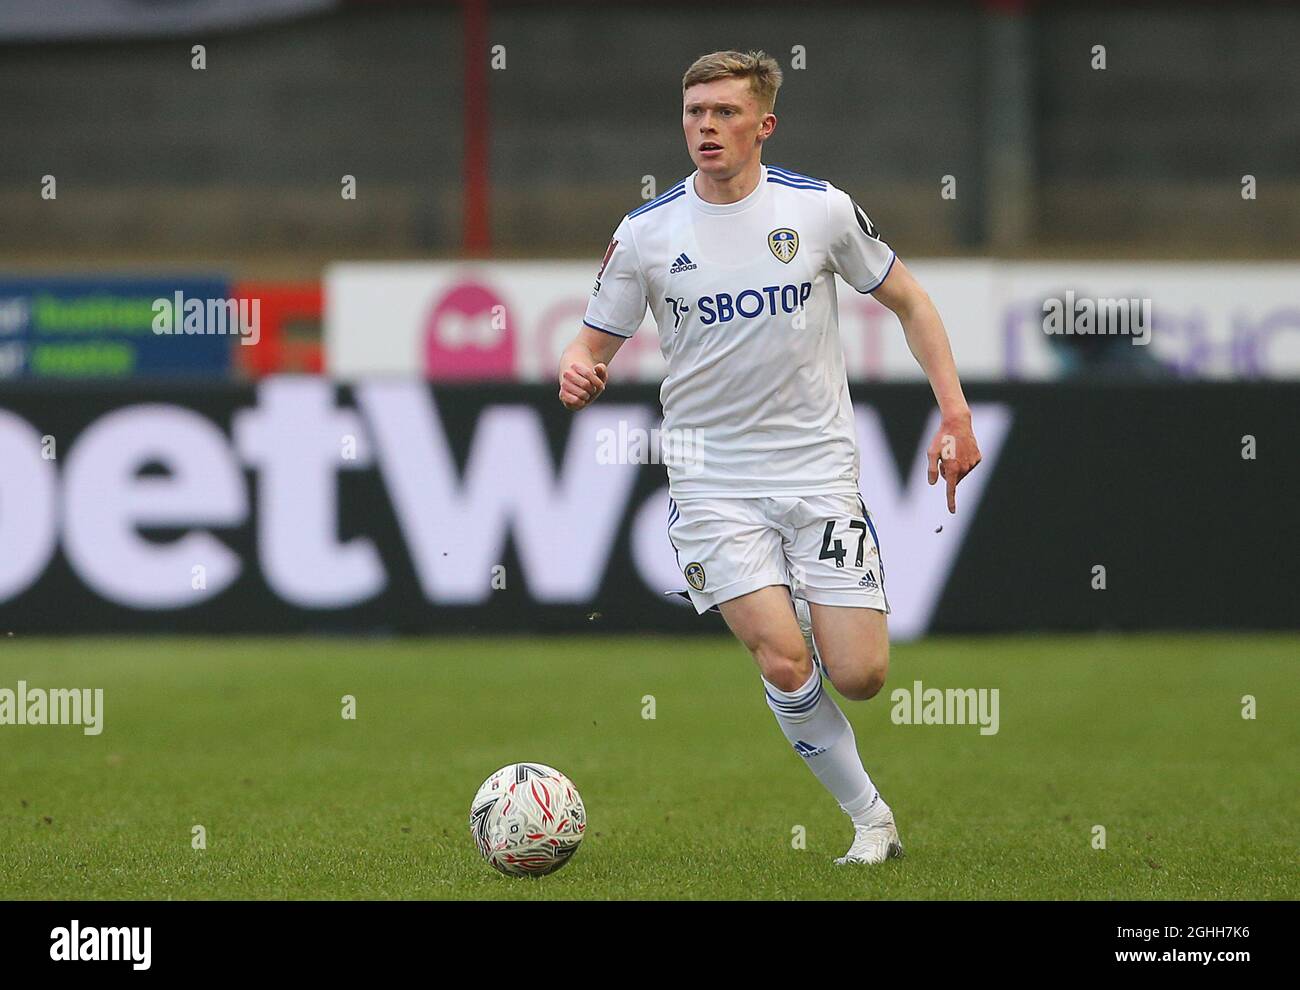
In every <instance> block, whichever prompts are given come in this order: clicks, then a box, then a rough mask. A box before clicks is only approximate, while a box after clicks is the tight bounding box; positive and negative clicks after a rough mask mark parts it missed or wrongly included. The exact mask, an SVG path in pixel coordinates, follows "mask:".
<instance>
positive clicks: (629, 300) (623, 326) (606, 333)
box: [560, 217, 648, 410]
mask: <svg viewBox="0 0 1300 990" xmlns="http://www.w3.org/2000/svg"><path fill="white" fill-rule="evenodd" d="M647 305H648V302H647V299H646V282H645V276H644V274H643V273H642V271H641V261H640V258H639V257H638V255H637V250H636V241H635V239H634V238H633V236H632V228H631V223H630V220H629V218H628V217H624V218H623V221H622V223H620V224H619V225H618V229H617V230H615V231H614V236H613V238H612V239H611V240H610V242H609V247H608V248H606V249H605V258H604V260H603V261H601V263H600V271H598V272H597V273H596V287H595V289H594V290H593V291H592V293H591V300H590V301H589V302H588V303H587V313H586V316H584V317H583V320H582V329H580V330H579V331H578V336H576V337H574V338H573V343H571V344H570V345H569V346H568V347H566V348H565V349H564V353H563V354H562V355H560V401H561V402H563V403H564V406H565V408H567V409H572V410H577V409H581V408H582V407H583V406H585V405H587V404H588V403H590V402H592V401H594V400H595V399H596V397H597V396H599V395H600V393H601V392H603V391H605V382H606V381H607V380H608V378H609V367H608V366H609V362H610V361H611V360H612V359H613V357H614V355H615V354H617V353H618V349H619V348H620V347H622V346H623V341H625V340H627V338H628V337H631V336H632V334H634V333H636V329H637V327H639V326H640V325H641V321H642V320H643V319H645V311H646V306H647Z"/></svg>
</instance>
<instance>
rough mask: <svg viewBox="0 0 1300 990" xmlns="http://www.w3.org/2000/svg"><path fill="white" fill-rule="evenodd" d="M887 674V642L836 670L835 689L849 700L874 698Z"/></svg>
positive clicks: (882, 685)
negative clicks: (845, 667)
mask: <svg viewBox="0 0 1300 990" xmlns="http://www.w3.org/2000/svg"><path fill="white" fill-rule="evenodd" d="M888 674H889V644H888V643H886V644H885V645H884V646H883V647H881V648H879V649H873V650H871V651H870V652H868V653H866V654H864V655H862V656H860V657H858V658H857V662H856V663H853V664H851V665H848V667H847V669H841V670H837V671H836V676H835V677H833V678H832V680H833V681H834V683H835V689H836V690H837V691H839V693H840V694H842V695H844V697H846V698H848V699H849V700H850V701H866V700H868V699H869V698H874V697H875V696H876V695H878V694H879V693H880V689H881V688H883V687H884V686H885V678H886V677H887V676H888Z"/></svg>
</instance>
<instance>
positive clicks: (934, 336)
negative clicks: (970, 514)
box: [872, 258, 980, 512]
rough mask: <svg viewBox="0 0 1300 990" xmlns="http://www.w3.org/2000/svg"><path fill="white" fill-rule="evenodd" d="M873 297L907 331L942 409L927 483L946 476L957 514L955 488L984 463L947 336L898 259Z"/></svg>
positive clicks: (917, 284)
mask: <svg viewBox="0 0 1300 990" xmlns="http://www.w3.org/2000/svg"><path fill="white" fill-rule="evenodd" d="M872 295H873V296H875V297H876V299H877V301H879V302H880V303H881V304H882V305H884V306H886V307H888V308H889V309H891V310H893V311H894V314H895V315H896V316H897V317H898V322H899V323H901V324H902V325H903V333H904V334H905V335H906V337H907V346H908V348H909V349H910V350H911V352H912V356H913V357H914V358H916V363H917V364H919V365H920V366H921V370H922V371H924V372H925V377H926V378H928V379H929V380H930V388H931V389H933V391H934V397H935V399H936V400H937V401H938V403H939V414H940V415H941V416H942V417H943V419H942V422H941V423H940V425H939V432H938V433H936V434H935V437H934V440H932V441H931V443H930V449H929V460H930V472H929V480H930V484H932V485H933V484H934V483H935V482H937V481H938V480H939V476H940V475H943V478H944V481H946V482H947V483H948V511H949V512H956V511H957V483H958V482H959V481H961V479H962V478H964V477H966V475H968V474H970V473H971V471H972V470H974V468H975V465H976V464H978V463H979V462H980V449H979V445H978V444H977V443H976V442H975V433H974V431H973V430H972V429H971V419H970V406H969V405H967V404H966V396H965V395H963V394H962V390H961V381H960V380H959V379H958V377H957V364H956V362H955V361H953V358H952V347H951V346H950V345H949V343H948V332H947V331H946V330H945V329H944V327H943V320H942V319H940V318H939V311H938V310H937V309H936V308H935V305H934V303H933V302H932V301H931V299H930V296H929V293H927V292H926V291H925V289H923V288H922V287H921V283H920V282H918V281H917V280H916V278H915V277H914V276H913V275H912V273H911V272H909V271H908V270H907V266H905V265H904V264H903V262H902V261H901V260H899V259H897V258H895V259H894V263H893V266H892V267H891V268H890V269H889V274H888V275H886V276H885V280H884V281H883V282H881V283H880V285H878V286H877V287H876V288H875V290H874V291H873V292H872Z"/></svg>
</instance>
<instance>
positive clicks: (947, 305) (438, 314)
mask: <svg viewBox="0 0 1300 990" xmlns="http://www.w3.org/2000/svg"><path fill="white" fill-rule="evenodd" d="M907 264H908V267H909V268H910V269H911V270H912V271H913V272H914V273H915V274H916V275H917V277H918V278H919V279H920V281H921V283H922V284H923V285H924V286H925V288H926V290H927V291H928V292H929V294H930V296H931V297H932V298H933V299H934V301H935V303H936V304H937V306H938V308H939V312H940V314H941V315H942V316H943V319H944V322H945V324H946V326H947V328H948V333H949V337H950V338H951V340H952V346H953V352H954V354H955V356H956V358H957V366H958V367H959V368H960V369H961V371H962V375H963V377H964V378H965V379H966V380H969V381H979V380H983V381H1015V380H1026V381H1052V380H1061V379H1068V378H1070V377H1071V376H1072V375H1074V374H1076V373H1078V371H1079V362H1078V356H1079V353H1080V350H1079V349H1078V348H1074V347H1071V346H1070V345H1071V344H1073V343H1075V342H1078V341H1080V340H1081V339H1082V336H1083V335H1084V334H1085V333H1088V334H1092V336H1089V338H1088V339H1089V342H1091V341H1095V340H1097V339H1099V338H1098V337H1097V336H1096V335H1095V334H1096V331H1098V330H1100V329H1101V328H1100V327H1097V326H1093V325H1092V321H1091V320H1090V318H1089V313H1088V309H1087V307H1094V308H1097V307H1100V309H1101V311H1102V312H1103V313H1105V312H1107V311H1108V310H1109V311H1111V312H1115V311H1118V310H1121V309H1122V310H1123V311H1124V312H1125V314H1127V312H1128V310H1129V309H1130V308H1131V309H1133V310H1134V311H1135V312H1141V313H1144V314H1146V315H1147V317H1148V320H1149V327H1148V326H1145V325H1144V326H1143V328H1142V329H1143V333H1141V334H1128V333H1125V334H1124V335H1123V336H1122V337H1121V336H1120V335H1119V333H1118V332H1117V331H1116V329H1115V328H1113V327H1108V328H1107V330H1108V333H1110V336H1109V337H1108V338H1107V342H1108V343H1110V344H1112V345H1114V346H1112V347H1110V348H1108V349H1107V350H1108V354H1109V355H1110V356H1108V358H1107V360H1106V361H1105V362H1104V365H1103V366H1102V370H1103V371H1104V372H1105V373H1107V374H1108V375H1113V374H1115V373H1121V374H1123V373H1127V374H1130V375H1134V376H1137V375H1140V376H1142V377H1147V378H1150V377H1167V378H1172V379H1210V380H1244V381H1257V380H1267V379H1284V380H1295V379H1298V378H1300V265H1294V264H1208V263H1202V264H1183V263H1152V262H1135V263H1124V262H1108V263H1082V262H1054V263H1050V264H1049V263H1037V262H1009V261H996V260H982V261H952V260H934V259H915V260H913V259H907ZM597 267H598V262H596V263H587V262H478V263H397V264H392V263H383V264H338V265H334V266H331V267H330V268H328V269H327V271H326V277H325V299H326V314H325V339H326V365H327V368H328V371H329V373H330V374H331V375H333V376H335V377H338V378H343V379H348V380H356V379H362V378H365V377H368V376H372V375H411V374H414V375H422V376H424V377H426V378H428V379H429V380H432V381H440V382H454V381H463V380H468V379H487V380H494V379H495V380H499V381H516V382H543V381H550V380H551V378H552V377H553V376H554V371H555V369H554V364H555V356H556V355H557V354H559V353H560V352H561V351H562V350H563V348H564V345H565V344H566V343H568V341H569V340H570V339H571V338H572V337H573V335H574V333H576V331H577V329H578V326H579V325H580V323H581V321H582V317H583V314H584V313H585V312H586V307H587V300H588V295H589V293H590V292H591V286H592V280H593V278H594V276H595V271H596V268H597ZM835 284H836V292H837V300H838V305H839V319H840V336H841V341H842V343H843V346H844V351H845V359H846V366H847V368H848V373H849V378H850V380H852V381H891V380H898V381H919V380H921V379H922V374H921V371H920V369H919V368H918V367H917V365H916V362H915V360H914V359H913V358H912V355H911V353H910V351H909V350H908V348H907V342H906V340H905V339H904V337H903V333H902V330H901V328H900V327H899V325H898V321H897V319H896V318H895V317H894V315H893V314H892V313H890V312H889V311H888V310H887V309H885V308H884V307H883V306H882V305H880V304H879V303H878V302H876V300H875V298H874V297H873V296H870V295H862V294H860V293H858V292H857V291H855V290H854V289H853V288H851V287H850V286H848V285H846V284H845V283H844V282H843V281H842V280H841V279H838V278H837V279H836V280H835ZM724 288H725V286H722V287H720V290H719V291H722V289H724ZM1067 293H1068V295H1067ZM1067 299H1068V300H1069V301H1070V302H1071V304H1072V305H1071V307H1070V309H1071V312H1070V314H1069V315H1070V317H1071V321H1070V326H1069V327H1068V328H1063V327H1053V326H1052V321H1051V319H1050V317H1051V314H1052V310H1051V307H1052V306H1053V305H1057V306H1059V305H1060V304H1061V303H1062V302H1064V301H1065V300H1067ZM1045 306H1046V307H1047V308H1046V309H1045ZM1053 329H1055V330H1067V331H1068V332H1065V333H1053V332H1050V331H1052V330H1053ZM1076 329H1077V330H1078V334H1079V336H1076V335H1075V333H1074V331H1075V330H1076ZM1124 329H1125V330H1127V328H1124ZM1148 330H1149V333H1148V332H1146V331H1148ZM613 370H614V371H615V372H616V374H617V375H618V376H619V377H620V378H621V379H622V380H624V381H640V382H655V383H658V382H660V381H662V379H663V375H664V363H663V359H662V357H661V355H660V353H659V345H658V333H657V330H656V329H655V327H654V324H653V321H652V320H651V319H650V318H649V317H648V316H647V318H646V320H645V321H644V322H643V323H642V325H641V327H640V329H639V330H638V331H637V333H636V334H635V335H634V336H633V337H632V338H631V339H630V340H629V341H628V342H627V343H626V344H624V345H623V347H622V349H621V350H620V352H619V355H618V358H617V365H616V366H615V367H614V369H613Z"/></svg>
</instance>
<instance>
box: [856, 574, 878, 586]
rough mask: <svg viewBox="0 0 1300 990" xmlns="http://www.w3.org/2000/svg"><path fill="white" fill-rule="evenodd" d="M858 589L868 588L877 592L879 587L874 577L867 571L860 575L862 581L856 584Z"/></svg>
mask: <svg viewBox="0 0 1300 990" xmlns="http://www.w3.org/2000/svg"><path fill="white" fill-rule="evenodd" d="M858 587H859V588H870V589H871V590H872V591H879V590H880V585H878V584H876V575H875V574H873V573H872V572H871V571H867V573H866V574H863V575H862V580H861V581H859V582H858Z"/></svg>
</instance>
